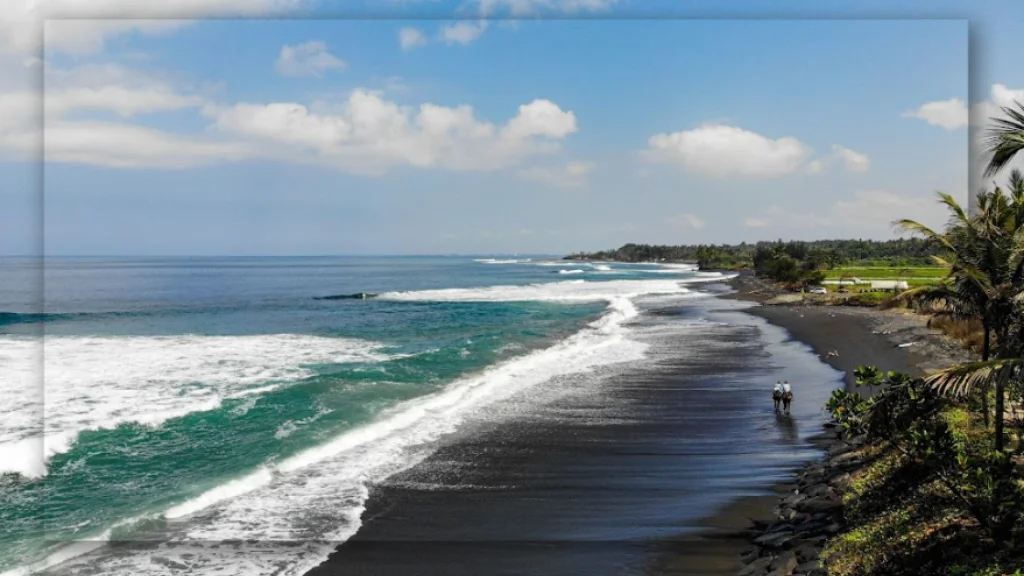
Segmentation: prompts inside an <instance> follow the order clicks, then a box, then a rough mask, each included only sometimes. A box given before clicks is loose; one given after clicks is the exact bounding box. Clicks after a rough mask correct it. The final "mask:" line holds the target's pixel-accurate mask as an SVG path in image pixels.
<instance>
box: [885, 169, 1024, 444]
mask: <svg viewBox="0 0 1024 576" xmlns="http://www.w3.org/2000/svg"><path fill="white" fill-rule="evenodd" d="M940 198H941V200H940V201H941V202H942V203H944V204H946V206H947V207H949V209H950V212H951V218H950V224H949V226H948V228H947V230H946V232H945V233H944V234H939V233H937V232H935V231H933V230H931V229H929V228H927V227H926V226H923V225H921V224H919V223H917V222H914V221H909V220H903V221H900V222H899V223H898V225H899V226H900V227H902V228H903V229H905V230H910V231H913V232H916V233H919V234H922V235H924V236H925V237H927V238H930V239H932V240H934V241H936V242H939V243H940V245H942V246H943V247H944V248H945V249H946V251H947V253H948V255H949V256H948V261H946V260H944V259H942V258H937V260H939V261H940V262H943V263H945V264H948V265H949V273H948V275H947V277H946V278H945V279H944V281H943V282H941V283H940V284H939V285H937V286H926V287H921V288H917V289H913V290H909V291H907V292H905V293H904V294H902V295H901V298H903V299H906V300H913V301H917V302H931V303H941V304H942V305H943V306H942V308H943V310H942V312H943V313H945V314H947V315H950V316H954V317H959V318H970V317H977V318H979V319H980V320H981V323H982V327H983V329H984V341H983V346H982V359H981V362H975V363H968V364H963V365H960V366H956V367H953V368H950V369H948V370H945V371H942V372H940V373H938V374H936V375H935V376H933V377H932V378H931V379H930V381H931V382H932V383H933V384H934V385H935V386H937V387H938V388H939V389H940V390H941V391H946V392H951V393H953V394H954V395H961V394H966V393H967V392H969V391H971V390H972V389H979V388H980V389H981V391H982V410H983V412H984V416H985V425H986V426H988V407H987V404H988V402H987V395H988V390H989V389H990V388H991V389H994V391H995V397H996V406H995V422H996V430H995V435H996V445H997V447H998V448H1000V449H1001V448H1002V444H1003V412H1004V405H1003V404H1004V397H1005V389H1006V387H1007V383H1008V382H1009V381H1012V380H1014V379H1016V378H1018V376H1019V375H1020V369H1021V365H1022V364H1021V363H1022V362H1024V360H1021V359H1020V358H1021V357H1022V356H1024V321H1022V318H1024V316H1022V312H1024V306H1022V305H1024V293H1022V288H1024V177H1022V176H1021V173H1020V172H1019V171H1017V170H1014V171H1013V173H1012V174H1011V176H1010V192H1009V194H1006V193H1004V192H1003V190H1002V189H1000V188H998V187H996V188H995V189H994V190H993V191H991V192H982V193H981V194H979V196H978V213H977V214H976V215H975V216H973V217H970V216H968V215H967V214H966V213H965V211H964V210H963V208H962V207H960V205H959V204H957V203H956V201H955V200H953V199H952V198H951V197H949V196H948V195H941V194H940ZM1014 328H1016V329H1014ZM992 336H995V346H993V345H992ZM991 356H995V357H996V359H994V360H993V359H991Z"/></svg>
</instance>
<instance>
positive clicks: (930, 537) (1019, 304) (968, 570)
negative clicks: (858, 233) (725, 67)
mask: <svg viewBox="0 0 1024 576" xmlns="http://www.w3.org/2000/svg"><path fill="white" fill-rule="evenodd" d="M1003 112H1004V114H1005V115H1006V119H994V120H993V121H994V123H995V126H996V127H995V128H994V129H993V130H991V131H990V136H989V138H988V145H989V152H990V154H991V158H990V161H989V167H988V174H989V175H991V174H993V173H995V172H996V171H998V170H999V169H1000V168H1002V167H1004V166H1006V165H1007V163H1009V161H1010V160H1011V159H1012V158H1013V157H1014V156H1015V155H1016V154H1017V153H1018V152H1020V151H1022V150H1024V104H1021V103H1017V104H1016V109H1009V108H1004V109H1003ZM940 201H941V202H942V203H943V204H945V205H946V207H947V208H948V209H949V211H950V215H951V217H950V221H949V224H948V225H947V226H946V229H945V230H944V231H941V232H939V231H935V230H932V229H930V228H928V227H926V226H924V225H922V224H920V223H918V222H916V221H913V220H901V221H899V223H898V224H899V225H900V226H901V227H902V228H903V229H905V230H908V231H911V232H914V233H916V234H919V235H921V236H923V237H924V238H925V239H926V240H928V241H929V242H931V243H932V245H936V246H939V247H941V250H940V253H939V254H935V255H933V258H934V260H935V262H936V263H937V264H939V265H940V266H943V267H944V268H946V269H947V273H946V274H945V275H944V276H943V278H942V279H941V280H940V281H938V282H935V283H933V284H925V285H920V286H916V287H913V288H910V289H909V290H907V291H905V292H904V293H902V294H900V295H899V296H898V297H897V300H898V301H900V302H902V303H905V304H906V305H909V306H913V307H915V308H917V309H918V310H920V311H922V312H925V313H928V314H931V315H933V319H934V320H936V321H941V322H942V323H944V324H945V325H946V326H948V327H951V329H952V330H960V331H963V332H964V334H963V335H964V336H965V337H967V336H973V335H974V334H976V333H980V343H979V344H978V351H979V353H980V360H978V361H973V362H968V363H965V364H961V365H957V366H953V367H950V368H948V369H945V370H941V371H938V372H936V373H934V374H930V375H928V376H926V377H924V378H919V379H912V378H910V377H909V376H907V375H906V374H898V373H892V372H890V373H888V374H881V373H879V372H878V370H876V369H874V368H870V367H861V368H860V369H858V370H857V372H856V378H857V386H859V387H867V388H868V389H870V390H872V391H873V392H876V393H875V394H874V395H871V396H870V397H868V398H865V397H864V396H862V395H861V394H859V393H848V392H845V391H841V390H837V391H835V392H834V393H833V396H832V398H831V399H830V400H829V402H828V403H827V405H826V408H827V410H828V411H829V412H830V413H831V415H832V418H833V420H834V421H835V422H837V423H838V424H839V425H840V426H841V427H842V428H843V429H845V430H846V431H847V433H848V434H850V435H852V436H860V437H862V438H864V439H865V442H866V444H865V447H864V448H862V449H861V450H860V456H861V457H862V458H863V462H864V463H865V464H864V466H863V467H861V469H860V470H858V471H856V472H855V474H853V476H852V477H851V478H850V482H849V486H850V490H849V491H848V492H847V494H846V495H845V496H844V500H845V504H846V506H845V509H844V514H845V516H846V520H847V522H848V526H847V528H846V530H845V531H844V532H843V533H841V534H839V535H838V536H836V537H835V538H833V539H831V540H830V541H829V542H828V543H827V545H826V549H825V550H824V551H823V553H822V559H823V560H824V562H825V564H826V565H827V567H828V573H829V574H831V575H835V576H853V575H858V576H860V575H867V576H870V575H881V574H895V575H903V574H907V575H910V574H956V575H965V576H966V575H971V576H996V575H1011V574H1014V575H1019V574H1021V573H1022V571H1021V567H1022V566H1024V417H1022V416H1021V413H1022V408H1021V407H1022V406H1024V175H1022V174H1021V173H1020V172H1018V171H1016V170H1014V171H1013V172H1012V173H1011V175H1010V178H1009V181H1008V189H1007V190H1006V191H1004V190H1002V189H1001V188H999V187H997V188H995V189H994V190H992V191H987V190H983V191H982V192H980V193H979V194H978V196H977V208H978V209H977V211H976V213H975V214H973V215H972V214H968V212H967V211H966V210H964V209H963V208H962V207H961V206H960V205H959V204H958V203H957V202H956V201H955V200H954V199H953V198H952V197H951V196H949V195H947V194H940ZM861 276H863V275H861ZM916 277H917V278H921V276H916ZM1007 424H1009V427H1010V430H1007Z"/></svg>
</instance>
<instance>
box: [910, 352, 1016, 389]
mask: <svg viewBox="0 0 1024 576" xmlns="http://www.w3.org/2000/svg"><path fill="white" fill-rule="evenodd" d="M1022 370H1024V358H1006V359H1002V360H989V361H987V362H967V363H965V364H958V365H956V366H952V367H950V368H946V369H945V370H940V371H939V372H936V373H935V374H932V375H930V376H928V377H926V378H925V380H924V381H925V383H926V384H928V385H929V386H931V387H932V388H934V389H935V390H936V391H937V392H938V393H940V394H943V395H946V396H953V397H963V396H966V395H967V394H969V393H970V392H971V390H974V389H977V388H990V387H993V386H995V385H996V384H1000V383H1002V384H1003V385H1004V386H1005V385H1006V384H1007V383H1009V382H1010V381H1011V380H1013V379H1015V378H1018V377H1019V376H1020V374H1021V371H1022Z"/></svg>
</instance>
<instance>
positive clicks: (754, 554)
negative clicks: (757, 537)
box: [740, 548, 761, 564]
mask: <svg viewBox="0 0 1024 576" xmlns="http://www.w3.org/2000/svg"><path fill="white" fill-rule="evenodd" d="M760 557H761V549H760V548H751V549H750V550H748V551H746V552H744V553H743V554H742V555H740V562H742V563H744V564H750V563H751V562H753V561H754V560H757V559H758V558H760Z"/></svg>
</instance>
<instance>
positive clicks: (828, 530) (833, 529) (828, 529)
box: [825, 522, 843, 534]
mask: <svg viewBox="0 0 1024 576" xmlns="http://www.w3.org/2000/svg"><path fill="white" fill-rule="evenodd" d="M842 530H843V527H842V526H840V525H839V524H838V523H836V522H833V523H831V524H829V525H828V526H825V534H838V533H840V532H841V531H842Z"/></svg>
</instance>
